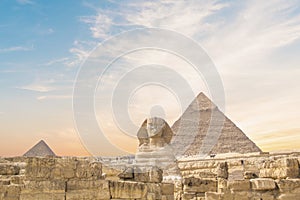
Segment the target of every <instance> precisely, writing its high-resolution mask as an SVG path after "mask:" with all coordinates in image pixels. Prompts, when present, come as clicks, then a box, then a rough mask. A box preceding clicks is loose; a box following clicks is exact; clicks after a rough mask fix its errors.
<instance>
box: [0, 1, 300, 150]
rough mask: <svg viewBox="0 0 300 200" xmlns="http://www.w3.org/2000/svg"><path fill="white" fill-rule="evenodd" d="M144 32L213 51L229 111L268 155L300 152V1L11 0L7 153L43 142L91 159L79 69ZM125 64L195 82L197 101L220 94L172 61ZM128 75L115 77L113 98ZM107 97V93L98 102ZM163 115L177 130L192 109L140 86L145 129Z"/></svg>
mask: <svg viewBox="0 0 300 200" xmlns="http://www.w3.org/2000/svg"><path fill="white" fill-rule="evenodd" d="M143 27H155V28H164V29H170V30H174V31H176V32H178V33H181V34H184V35H186V36H187V37H189V38H191V39H193V40H195V41H196V42H198V43H199V44H200V45H201V46H202V47H203V48H204V49H205V51H206V52H207V54H208V55H209V56H210V58H211V59H212V61H213V62H214V64H215V66H216V68H217V70H218V72H219V75H220V77H221V79H222V81H223V86H224V91H225V100H226V101H225V103H226V104H225V109H224V110H223V111H224V112H225V114H226V116H228V117H229V118H230V119H231V120H232V121H233V122H234V123H235V124H236V125H237V126H238V127H239V128H241V129H242V130H243V131H244V132H245V133H246V135H247V136H248V137H249V138H250V139H252V140H253V141H254V142H255V143H256V144H257V145H258V146H259V147H260V148H261V149H262V150H264V151H281V150H298V151H299V150H300V143H299V142H298V141H299V140H300V124H299V119H300V109H299V105H300V92H299V91H300V79H299V77H300V67H299V66H300V56H299V53H300V5H299V2H298V1H297V0H287V1H286V0H273V1H259V0H246V1H237V0H233V1H229V0H223V1H216V0H213V1H211V0H191V1H171V0H167V1H156V0H155V1H138V0H133V1H127V0H122V1H116V0H107V1H96V0H82V1H71V0H65V1H37V0H2V1H0V85H1V86H0V91H1V97H0V138H1V139H0V156H14V155H22V154H23V153H25V152H26V151H27V150H28V149H29V148H31V147H32V146H33V145H34V144H36V143H37V142H38V141H40V140H41V139H43V140H45V141H46V142H47V143H48V144H49V146H50V147H51V148H52V149H53V150H54V151H55V153H56V154H58V155H74V156H84V155H89V153H88V151H87V150H86V149H85V147H84V145H83V144H82V143H81V140H80V136H79V135H80V134H78V133H77V132H76V126H75V124H74V120H73V110H72V93H73V85H74V81H75V80H76V75H77V72H78V70H79V69H80V66H81V63H82V62H83V61H84V60H85V59H86V58H87V57H88V55H89V52H91V51H92V50H93V49H94V48H95V47H96V46H97V45H98V44H99V43H101V42H103V41H105V40H107V39H108V38H110V37H112V36H114V35H116V34H120V33H122V32H124V31H128V30H132V29H136V28H143ZM133 37H134V36H133ZM120 45H122V44H120ZM124 59H126V61H129V62H128V63H129V64H132V65H133V64H134V65H144V64H147V63H148V64H149V63H158V64H161V65H164V66H168V67H170V68H171V69H174V70H177V72H178V73H180V74H181V75H182V76H183V77H185V79H186V80H187V82H188V83H189V84H190V85H191V88H192V90H193V92H194V94H195V96H196V95H197V94H198V93H199V92H205V93H206V94H207V95H209V94H210V91H209V90H208V88H206V86H205V82H204V81H203V80H202V79H201V78H199V77H197V76H194V72H193V71H190V70H189V66H188V65H187V64H186V63H183V62H182V61H181V60H180V59H179V60H178V58H176V57H174V56H172V55H166V54H164V53H161V52H160V53H158V52H151V51H140V52H136V53H134V54H132V55H128V56H125V57H124ZM122 70H126V69H125V68H122V69H120V70H111V71H108V73H107V74H106V76H105V79H104V80H106V82H105V83H107V85H104V88H103V91H104V94H106V93H105V91H110V87H109V86H110V85H109V84H110V83H111V82H115V81H118V80H120V77H121V76H120V74H121V71H122ZM145 76H146V75H145ZM139 78H143V76H141V77H139ZM106 86H107V87H106ZM103 91H102V92H103ZM149 95H151V96H152V97H153V98H148V97H149ZM102 96H103V93H101V91H97V93H96V96H95V98H96V99H97V98H102ZM104 96H105V95H104ZM126 101H127V100H126ZM189 102H191V99H187V100H186V102H185V103H184V105H185V106H187V105H188V103H189ZM100 104H101V101H100ZM102 106H104V107H105V106H106V105H102ZM95 108H96V109H97V110H96V111H95V113H96V114H97V115H104V116H105V115H106V114H107V113H106V112H104V111H103V110H102V109H101V105H100V106H99V102H98V104H96V105H95ZM153 109H158V112H161V113H162V114H163V115H164V116H165V117H166V120H167V121H168V123H169V124H170V125H172V124H173V123H174V121H175V120H177V119H178V118H179V117H180V115H181V113H182V112H183V111H184V109H185V107H180V106H179V105H178V102H177V99H176V97H174V95H173V94H172V93H170V92H166V91H165V90H164V88H161V87H159V86H158V85H152V86H149V87H143V88H142V89H140V90H138V89H137V91H136V92H135V93H134V95H133V96H132V97H131V99H129V107H128V111H129V113H130V117H131V119H132V121H133V122H134V123H135V125H136V127H138V126H139V125H140V124H141V123H142V121H143V120H144V118H145V117H146V116H148V115H149V113H150V112H151V110H153ZM161 109H164V111H161ZM103 124H105V126H106V127H105V130H106V134H108V135H109V138H111V140H112V141H113V142H114V143H115V145H118V146H119V147H120V148H123V150H127V151H128V152H134V151H135V149H136V145H137V140H136V139H135V138H133V137H128V135H124V134H122V133H121V132H120V131H119V130H118V129H117V127H116V126H115V125H111V122H109V121H105V122H104V123H103ZM132 134H133V135H134V134H135V133H132ZM101 145H102V144H101V141H99V146H100V147H101ZM103 148H105V147H103ZM105 151H109V149H108V150H107V149H106V150H105ZM113 153H114V152H112V154H113ZM104 154H105V155H106V153H104Z"/></svg>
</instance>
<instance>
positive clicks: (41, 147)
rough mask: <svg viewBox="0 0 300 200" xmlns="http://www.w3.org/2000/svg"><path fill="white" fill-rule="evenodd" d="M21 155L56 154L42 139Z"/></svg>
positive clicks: (40, 155) (41, 155)
mask: <svg viewBox="0 0 300 200" xmlns="http://www.w3.org/2000/svg"><path fill="white" fill-rule="evenodd" d="M23 156H26V157H45V156H56V155H55V153H54V152H53V151H52V150H51V148H50V147H49V146H48V145H47V144H46V142H45V141H44V140H41V141H39V142H38V143H37V144H36V145H34V146H33V147H32V148H31V149H29V150H28V151H27V152H26V153H25V154H24V155H23Z"/></svg>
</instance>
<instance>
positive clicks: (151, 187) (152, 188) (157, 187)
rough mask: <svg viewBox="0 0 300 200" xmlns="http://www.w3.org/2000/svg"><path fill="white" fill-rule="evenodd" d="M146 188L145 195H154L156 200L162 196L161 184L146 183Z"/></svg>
mask: <svg viewBox="0 0 300 200" xmlns="http://www.w3.org/2000/svg"><path fill="white" fill-rule="evenodd" d="M146 187H147V193H151V194H154V195H155V198H156V199H161V196H162V191H161V184H155V183H146Z"/></svg>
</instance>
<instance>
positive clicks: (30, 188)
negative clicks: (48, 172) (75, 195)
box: [21, 180, 66, 194]
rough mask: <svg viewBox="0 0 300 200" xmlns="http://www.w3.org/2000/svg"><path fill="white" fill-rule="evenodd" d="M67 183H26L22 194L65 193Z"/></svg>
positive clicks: (61, 181)
mask: <svg viewBox="0 0 300 200" xmlns="http://www.w3.org/2000/svg"><path fill="white" fill-rule="evenodd" d="M65 187H66V182H65V181H63V180H51V181H24V188H23V189H22V191H21V193H22V194H24V193H64V192H65Z"/></svg>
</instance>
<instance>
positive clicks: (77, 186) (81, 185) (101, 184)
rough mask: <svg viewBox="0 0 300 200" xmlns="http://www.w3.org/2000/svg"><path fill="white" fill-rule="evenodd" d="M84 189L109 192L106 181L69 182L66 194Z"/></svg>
mask: <svg viewBox="0 0 300 200" xmlns="http://www.w3.org/2000/svg"><path fill="white" fill-rule="evenodd" d="M85 189H87V190H88V189H100V190H109V182H108V181H106V180H69V181H68V182H67V184H66V190H67V191H68V192H69V191H73V190H85Z"/></svg>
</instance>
